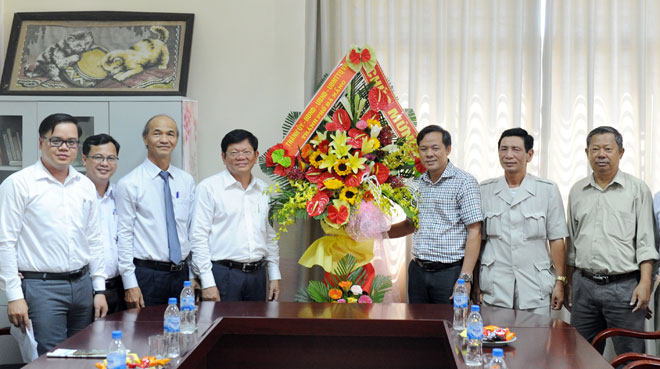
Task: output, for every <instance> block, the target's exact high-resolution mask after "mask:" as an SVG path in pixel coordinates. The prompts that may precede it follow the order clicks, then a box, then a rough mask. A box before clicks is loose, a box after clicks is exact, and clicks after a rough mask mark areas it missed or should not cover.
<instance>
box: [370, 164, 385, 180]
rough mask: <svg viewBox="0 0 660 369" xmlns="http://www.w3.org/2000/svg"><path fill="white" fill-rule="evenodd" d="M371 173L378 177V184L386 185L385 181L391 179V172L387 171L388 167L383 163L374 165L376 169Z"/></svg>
mask: <svg viewBox="0 0 660 369" xmlns="http://www.w3.org/2000/svg"><path fill="white" fill-rule="evenodd" d="M371 173H372V174H373V175H375V176H376V179H377V180H378V184H383V183H385V181H387V178H389V176H390V170H389V169H387V166H386V165H385V164H383V163H376V164H374V168H373V170H372V171H371Z"/></svg>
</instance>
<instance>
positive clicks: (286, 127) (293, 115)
mask: <svg viewBox="0 0 660 369" xmlns="http://www.w3.org/2000/svg"><path fill="white" fill-rule="evenodd" d="M299 117H300V112H299V111H292V112H290V113H289V114H288V115H287V116H286V118H285V119H284V123H282V138H284V137H286V135H287V134H288V133H289V131H291V127H293V125H294V124H295V123H296V121H297V120H298V118H299Z"/></svg>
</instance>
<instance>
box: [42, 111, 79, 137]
mask: <svg viewBox="0 0 660 369" xmlns="http://www.w3.org/2000/svg"><path fill="white" fill-rule="evenodd" d="M62 123H73V124H75V125H76V128H78V138H80V136H82V128H80V125H79V124H78V120H77V119H76V118H74V117H72V116H70V115H69V114H64V113H55V114H51V115H49V116H47V117H46V118H44V120H42V121H41V124H39V137H45V136H46V134H47V133H51V132H53V131H54V130H55V126H57V125H58V124H62Z"/></svg>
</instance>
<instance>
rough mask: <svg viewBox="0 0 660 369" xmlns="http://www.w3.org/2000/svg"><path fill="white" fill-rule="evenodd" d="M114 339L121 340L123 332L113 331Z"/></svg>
mask: <svg viewBox="0 0 660 369" xmlns="http://www.w3.org/2000/svg"><path fill="white" fill-rule="evenodd" d="M112 339H113V340H119V339H121V331H112Z"/></svg>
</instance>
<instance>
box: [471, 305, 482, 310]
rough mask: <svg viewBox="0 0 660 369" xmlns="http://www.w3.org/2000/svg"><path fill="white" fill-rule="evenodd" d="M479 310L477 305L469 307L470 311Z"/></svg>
mask: <svg viewBox="0 0 660 369" xmlns="http://www.w3.org/2000/svg"><path fill="white" fill-rule="evenodd" d="M479 310H481V308H480V307H479V305H472V307H471V308H470V311H479Z"/></svg>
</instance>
